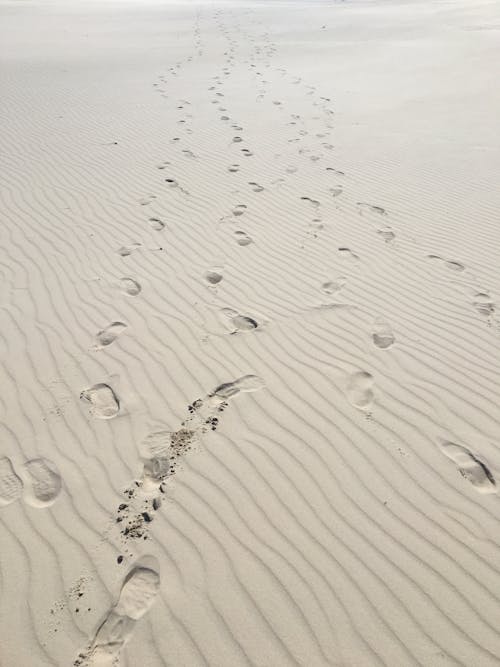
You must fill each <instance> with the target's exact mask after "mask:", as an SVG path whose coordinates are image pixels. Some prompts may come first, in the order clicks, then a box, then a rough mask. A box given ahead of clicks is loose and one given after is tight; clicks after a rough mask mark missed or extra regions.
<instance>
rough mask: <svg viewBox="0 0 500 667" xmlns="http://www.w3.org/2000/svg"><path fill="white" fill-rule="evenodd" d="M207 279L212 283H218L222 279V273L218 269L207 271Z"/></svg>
mask: <svg viewBox="0 0 500 667" xmlns="http://www.w3.org/2000/svg"><path fill="white" fill-rule="evenodd" d="M205 280H206V281H207V282H208V283H210V285H218V284H219V283H220V281H221V280H222V273H219V272H218V271H212V270H210V271H206V273H205Z"/></svg>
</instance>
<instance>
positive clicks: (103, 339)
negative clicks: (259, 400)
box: [0, 11, 497, 667]
mask: <svg viewBox="0 0 500 667" xmlns="http://www.w3.org/2000/svg"><path fill="white" fill-rule="evenodd" d="M220 17H221V12H220V11H218V12H216V13H215V15H214V16H213V18H215V20H216V23H217V25H218V26H219V28H220V29H221V31H222V33H223V34H224V36H225V37H226V38H227V40H228V50H227V51H226V52H225V56H226V61H225V64H226V67H224V68H223V69H222V73H221V75H217V76H215V77H214V78H213V80H214V84H213V85H211V86H210V88H209V90H210V91H212V92H213V95H214V98H215V99H213V100H212V103H213V104H214V105H218V106H217V111H218V112H219V113H222V114H223V115H221V116H220V120H221V121H222V122H223V123H225V124H226V127H227V128H230V129H231V130H232V132H233V136H232V139H231V140H230V145H231V146H232V147H234V148H235V149H236V150H238V151H240V153H241V155H242V157H245V158H250V159H251V158H252V156H253V152H252V151H251V150H250V149H249V148H247V147H245V146H244V136H242V135H243V127H242V126H241V125H240V124H239V123H237V122H233V123H232V124H229V122H230V120H231V119H230V116H229V115H228V112H227V108H226V107H225V106H223V102H222V99H223V98H224V94H223V93H222V92H221V91H222V89H223V81H224V79H227V77H229V76H231V73H232V67H233V66H234V64H235V57H236V52H237V48H238V46H239V41H238V40H236V39H234V37H233V36H232V34H234V30H236V31H239V32H240V33H241V35H242V36H244V37H246V38H247V39H248V40H249V42H253V41H254V39H255V38H254V37H253V36H252V35H249V34H248V33H245V32H244V31H243V30H241V28H239V26H236V28H235V27H234V26H233V29H232V30H230V29H229V28H228V27H227V26H225V25H224V24H223V23H222V21H221V18H220ZM260 38H261V40H262V46H261V45H259V44H255V45H254V46H253V51H252V53H251V56H250V60H247V61H245V62H247V64H248V66H249V70H250V71H251V72H252V73H253V75H254V76H255V80H256V82H257V84H258V85H259V86H262V87H261V88H260V89H259V93H258V95H257V97H256V102H257V103H259V104H262V103H264V102H265V100H266V96H267V88H266V85H267V84H268V81H267V80H266V79H265V78H264V75H263V73H262V72H261V71H260V67H261V66H262V68H269V67H270V59H271V57H272V56H273V55H274V54H275V52H276V45H275V44H272V43H271V42H270V41H269V36H268V34H267V33H263V34H262V35H261V36H260ZM194 49H195V53H196V54H197V55H198V56H200V57H201V56H202V54H203V44H202V40H201V29H200V21H199V16H197V18H196V23H195V29H194ZM192 59H193V56H189V57H188V58H186V59H185V61H180V62H178V63H175V65H174V66H172V67H170V68H169V73H168V74H169V75H170V76H171V77H172V79H173V81H175V80H176V79H178V77H179V73H180V72H181V71H182V69H183V67H184V66H186V65H187V64H188V63H190V62H191V61H192ZM276 71H277V72H278V73H279V75H280V76H281V77H287V76H290V77H291V81H290V83H291V84H292V85H294V86H300V85H302V86H304V90H305V91H306V92H305V94H306V95H308V96H311V101H312V104H313V105H314V106H315V107H317V109H318V111H321V113H322V114H323V115H322V116H317V115H316V116H313V119H314V120H322V121H323V123H324V125H325V128H326V130H325V131H324V132H317V133H316V135H315V136H316V138H317V139H318V140H319V143H320V145H321V148H322V149H324V150H328V151H330V150H331V149H332V148H333V146H332V144H330V143H328V138H329V136H330V134H331V133H330V130H331V129H332V128H333V126H332V125H331V117H332V116H333V113H334V112H333V110H332V109H331V108H330V107H329V102H330V99H329V98H328V97H322V96H319V97H318V98H317V99H314V98H313V97H312V96H314V95H315V88H314V86H308V85H306V84H305V83H303V81H302V79H301V78H300V77H295V76H292V75H289V74H288V73H287V71H286V70H285V69H283V68H279V69H277V70H276ZM159 79H160V82H159V83H155V84H153V85H154V86H155V88H156V90H157V91H158V93H159V94H161V95H162V97H165V98H168V97H169V95H168V80H167V76H166V75H165V76H160V77H159ZM271 103H272V105H273V106H274V107H275V108H276V112H277V113H284V112H283V108H284V106H283V103H282V102H281V101H280V100H271ZM189 107H190V103H189V101H187V100H181V101H179V102H178V103H177V109H178V110H179V112H182V113H181V115H182V117H181V118H180V119H179V121H178V124H179V129H180V130H182V132H184V133H186V134H188V135H189V134H192V133H193V129H191V127H190V120H191V118H192V116H191V114H190V113H188V109H189ZM289 119H290V120H289V121H288V122H287V125H289V126H290V128H291V130H292V131H297V133H298V135H296V136H295V135H294V136H292V137H291V138H290V139H288V142H289V143H290V144H294V145H295V144H297V154H298V156H299V157H300V158H302V159H307V160H309V161H311V162H312V163H313V164H318V166H319V164H320V162H321V159H322V157H323V154H320V155H318V154H316V153H315V152H312V150H311V149H309V148H305V147H299V146H300V145H301V142H303V139H304V138H305V137H307V136H308V134H309V133H308V131H307V130H306V128H305V124H304V121H303V119H302V118H301V117H300V116H299V115H297V114H291V115H290V116H289ZM235 133H238V134H235ZM171 142H172V144H174V145H177V146H179V149H180V150H181V151H182V154H183V156H184V157H185V158H186V159H197V156H196V155H195V153H193V151H191V150H190V149H187V148H184V149H183V148H182V140H181V137H173V138H172V140H171ZM169 165H170V163H169V162H167V161H166V162H163V163H161V164H160V165H157V167H158V169H161V170H163V169H167V167H169ZM297 170H298V168H297V167H296V166H295V165H288V166H287V167H286V168H285V173H284V176H285V178H287V177H288V176H290V175H292V174H295V173H296V172H297ZM326 170H327V171H329V172H331V173H332V174H334V177H335V178H336V179H337V178H339V180H341V179H342V177H344V176H345V174H344V172H343V171H340V170H338V169H336V168H333V167H326ZM226 171H227V172H228V173H231V174H237V173H238V172H239V171H240V165H239V164H237V163H233V164H231V165H230V166H229V167H228V168H226ZM285 178H282V179H278V181H276V182H275V183H274V185H276V186H277V187H280V186H281V184H282V183H283V182H284V181H285ZM164 182H165V184H166V186H167V187H168V188H170V189H171V190H173V191H176V192H179V193H181V196H188V197H189V196H190V192H189V191H188V190H187V189H186V188H185V187H183V186H182V185H181V184H179V183H178V182H177V181H176V180H175V179H174V178H171V177H170V176H169V177H167V178H165V179H164ZM248 186H249V187H250V188H251V190H252V191H253V192H255V193H261V192H263V191H264V190H265V188H264V186H263V185H261V184H260V183H258V182H257V181H255V180H249V181H248ZM342 194H343V186H340V185H338V184H336V185H335V186H334V187H332V188H330V190H329V195H330V196H331V197H333V198H335V199H336V198H338V197H340V196H341V195H342ZM156 199H157V197H156V196H155V195H148V196H146V197H144V198H143V199H141V200H140V202H139V204H140V205H141V206H145V207H146V206H149V205H150V204H152V203H154V202H155V200H156ZM300 200H301V201H303V202H304V206H307V207H309V208H310V210H311V211H312V215H313V216H314V217H313V218H312V219H311V222H310V223H309V225H310V232H309V233H310V235H311V236H312V238H317V236H318V234H319V233H320V232H321V230H322V229H323V227H324V222H323V220H322V217H321V202H320V201H318V200H316V199H313V198H311V197H308V196H302V197H300ZM356 205H357V207H358V210H359V213H360V215H367V216H368V215H372V216H373V219H374V221H377V224H376V229H375V231H376V233H377V234H378V236H379V237H380V238H381V239H382V240H383V241H384V242H385V243H386V244H391V243H393V241H394V239H395V238H396V234H395V232H394V230H393V229H392V227H390V226H389V225H386V224H384V225H380V224H379V223H378V221H379V220H380V219H382V218H384V219H385V218H387V216H388V214H387V211H386V210H385V209H384V208H382V207H380V206H377V205H372V204H368V203H365V202H356ZM247 208H248V207H247V205H246V204H237V205H235V206H234V207H233V209H232V210H231V212H230V213H229V214H228V215H226V216H223V217H222V218H221V220H220V221H219V223H225V222H233V221H235V220H238V221H239V220H240V219H241V217H242V216H244V215H245V213H246V212H247ZM148 223H149V225H150V227H151V229H152V230H154V231H155V232H159V233H163V232H164V231H165V229H166V225H165V222H164V221H163V220H162V219H161V217H159V216H158V215H152V216H150V217H149V219H148ZM233 235H234V239H235V241H236V243H237V244H238V245H239V246H242V247H245V246H250V245H251V244H252V243H253V239H252V237H251V236H250V235H249V234H248V233H247V232H246V231H244V230H243V229H238V230H236V231H234V232H233ZM142 247H143V245H142V243H137V242H134V243H131V244H129V245H126V246H122V247H120V248H118V250H117V252H118V254H119V255H120V256H121V257H123V258H124V259H125V258H127V257H128V256H130V255H131V254H132V253H134V252H135V251H137V250H139V249H141V248H142ZM161 249H162V248H155V250H161ZM337 250H338V252H339V254H340V255H341V256H343V257H345V258H346V261H358V260H359V259H360V257H359V255H358V254H357V253H356V252H354V251H353V250H352V249H351V248H349V247H347V246H341V247H338V248H337ZM428 258H429V259H431V260H433V261H438V262H441V263H442V264H443V265H444V266H445V267H446V268H447V269H450V270H451V271H453V272H456V273H460V272H462V271H464V270H465V267H464V265H463V264H461V263H460V262H457V261H455V260H450V259H446V258H442V257H440V256H437V255H428ZM204 279H205V281H206V282H207V284H208V287H209V288H210V289H217V288H218V286H219V284H220V283H221V281H222V280H223V275H222V270H221V269H220V267H212V268H211V269H209V270H207V271H206V273H205V274H204ZM345 282H346V278H345V277H338V278H336V279H332V280H326V281H325V282H324V283H323V284H321V285H319V286H318V289H319V290H320V291H321V292H322V293H323V294H325V295H327V296H328V297H329V298H330V299H331V298H335V295H336V294H337V293H338V292H339V291H340V290H341V289H342V287H343V286H344V284H345ZM119 289H120V290H121V292H122V293H123V294H124V295H125V296H127V297H138V296H139V295H140V293H141V291H142V287H141V285H140V283H139V282H138V281H137V280H136V279H135V278H134V277H131V276H124V277H123V278H121V279H120V281H119ZM473 299H474V302H473V305H474V307H475V308H476V310H477V311H478V312H479V313H480V314H481V315H484V316H485V317H487V318H491V316H492V314H493V312H494V304H493V302H492V300H491V299H490V296H489V293H488V292H487V291H485V290H480V289H477V290H475V291H474V294H473ZM337 305H339V304H336V303H335V302H333V301H331V300H330V301H328V303H326V304H322V305H321V307H333V306H337ZM222 310H223V315H224V316H225V317H226V318H227V321H228V323H229V325H230V332H229V333H231V334H237V333H248V332H253V331H255V330H258V329H261V328H262V326H263V324H264V323H263V322H261V321H259V320H258V319H257V318H255V317H253V316H250V315H248V314H241V313H240V312H239V311H238V310H234V309H232V308H224V309H222ZM126 330H127V324H126V323H124V322H120V321H115V322H111V323H110V324H109V325H108V326H106V327H104V328H103V329H102V330H101V331H99V332H98V333H97V334H96V338H95V347H94V349H95V350H102V349H104V348H107V347H108V346H110V345H111V344H113V343H115V341H117V340H118V338H119V337H120V336H121V335H122V334H123V333H124V332H126ZM370 336H371V340H372V343H373V345H374V346H375V347H376V348H377V349H379V350H383V351H388V350H390V349H391V348H392V347H393V345H394V344H395V342H396V338H395V335H394V333H393V331H392V328H391V326H390V325H389V324H388V323H387V322H386V321H385V320H383V319H381V318H377V319H376V320H375V321H374V322H373V325H372V329H371V332H370ZM262 387H264V381H263V380H262V379H261V378H259V377H257V376H255V375H245V376H243V377H240V378H238V379H236V380H233V381H231V382H227V383H224V384H221V385H219V386H218V387H216V388H215V389H213V391H211V392H209V393H208V394H207V395H206V396H205V397H203V398H199V399H197V400H195V401H193V403H192V404H190V405H189V406H187V411H186V417H185V419H184V420H183V421H182V422H181V424H180V425H179V428H178V429H177V430H176V431H171V430H168V429H164V430H161V429H160V430H157V431H154V432H152V433H150V434H149V435H148V436H147V437H146V438H145V439H144V440H143V441H142V442H141V444H140V446H139V454H140V457H141V461H142V465H143V470H142V474H141V476H140V477H139V478H138V479H134V480H132V481H131V483H130V485H129V486H128V487H127V489H125V491H124V502H122V503H120V504H119V506H118V507H117V509H116V513H115V518H114V521H115V525H116V526H118V527H119V530H120V536H121V539H122V542H123V545H124V551H125V552H126V551H127V549H126V544H127V541H128V540H147V539H148V530H149V526H150V524H151V523H152V521H153V520H154V516H155V513H156V512H157V511H158V510H159V509H160V507H161V506H162V497H163V496H164V494H165V493H166V490H167V487H168V482H169V481H170V480H172V478H173V477H174V476H175V474H176V472H177V470H178V467H179V465H180V464H181V462H182V460H183V458H184V456H185V455H186V454H187V453H188V452H190V451H192V450H194V449H196V448H198V447H199V445H200V442H201V436H202V434H203V433H205V432H207V431H209V430H211V431H214V430H216V429H217V427H218V425H219V423H220V419H221V416H222V414H223V412H224V410H225V409H226V408H227V407H228V405H229V402H230V401H231V400H232V399H233V398H234V397H235V396H237V395H238V394H240V393H242V392H253V391H257V390H259V389H261V388H262ZM374 387H375V381H374V378H373V376H372V374H371V373H369V372H367V371H365V370H359V371H356V372H354V373H352V374H350V375H349V376H348V377H347V378H346V380H345V394H346V398H347V400H348V401H349V402H350V403H351V405H352V406H354V408H356V409H358V410H360V411H363V412H364V414H366V415H369V414H370V410H371V409H372V406H373V402H374V398H375V389H374ZM80 398H81V399H82V400H83V401H85V403H86V404H87V405H88V406H89V411H90V413H91V415H92V416H93V417H95V418H97V419H106V420H108V419H112V418H114V417H116V416H117V415H118V414H119V413H120V408H121V406H120V398H119V396H118V395H117V393H116V392H115V390H114V389H113V387H112V386H110V385H109V384H107V383H104V382H99V383H96V384H94V385H92V386H91V387H88V388H87V389H84V390H83V391H82V392H81V394H80ZM438 444H439V447H440V449H441V451H442V452H443V455H444V456H446V457H447V458H449V459H450V460H451V461H453V463H454V464H455V465H456V466H457V468H458V470H459V472H460V474H461V475H463V477H464V478H465V479H466V480H468V481H469V482H470V483H471V485H472V486H473V487H474V488H475V489H476V490H477V491H478V492H480V493H484V494H489V493H496V491H497V487H496V482H495V479H494V477H493V475H492V473H491V471H490V470H489V468H488V466H487V464H486V462H485V461H483V460H482V459H481V458H480V457H479V456H478V455H476V454H475V453H473V452H472V451H470V450H469V449H468V448H467V447H465V446H463V445H460V444H457V443H453V442H450V441H440V442H439V443H438ZM18 472H19V474H17V472H16V471H15V470H14V467H13V465H12V462H11V461H10V459H8V458H7V457H3V458H1V459H0V505H7V504H10V503H12V502H14V501H16V500H18V499H20V498H21V496H22V497H23V499H24V501H25V502H26V503H27V504H29V505H32V506H34V507H47V506H50V505H51V504H52V503H53V502H54V501H55V499H56V498H57V496H58V494H59V492H60V490H61V478H60V475H59V473H58V471H57V468H56V466H55V465H54V464H53V463H52V462H50V461H48V460H47V459H43V458H38V459H33V460H30V461H27V462H26V463H25V464H24V465H23V466H22V469H21V470H20V471H18ZM129 555H131V554H129ZM124 559H125V556H124V555H123V554H119V555H118V557H117V563H118V564H121V563H123V562H124ZM159 588H160V573H159V563H158V561H157V560H156V558H154V557H153V556H144V557H142V558H140V559H139V560H138V561H137V562H136V563H135V564H134V566H133V567H132V568H131V569H130V570H129V572H128V574H127V575H126V576H125V578H124V580H123V583H122V586H121V590H120V593H119V595H118V599H117V601H116V603H115V604H114V605H113V606H112V607H111V609H110V610H109V611H108V613H107V614H106V616H105V618H104V620H103V621H102V623H101V624H100V625H99V627H98V628H97V631H96V632H95V634H94V636H93V638H92V639H91V641H90V642H89V644H88V646H87V647H86V648H85V649H84V650H83V651H82V652H81V653H80V654H79V655H78V657H77V658H76V660H75V661H74V666H75V667H87V666H90V665H93V666H94V667H104V666H105V665H112V664H115V663H116V661H117V660H118V658H119V655H120V652H121V650H122V648H123V646H124V645H125V644H126V643H127V641H129V639H130V637H131V636H132V633H133V630H134V627H135V624H136V622H137V621H138V620H139V619H140V618H141V617H142V616H143V615H144V614H145V613H146V612H147V611H148V610H149V608H150V607H151V605H152V604H153V602H154V600H155V598H156V596H157V594H158V591H159Z"/></svg>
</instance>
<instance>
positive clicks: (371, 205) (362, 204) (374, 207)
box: [356, 201, 387, 215]
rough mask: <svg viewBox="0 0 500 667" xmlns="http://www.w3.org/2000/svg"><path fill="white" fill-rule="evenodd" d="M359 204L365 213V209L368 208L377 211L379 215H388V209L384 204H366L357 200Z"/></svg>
mask: <svg viewBox="0 0 500 667" xmlns="http://www.w3.org/2000/svg"><path fill="white" fill-rule="evenodd" d="M356 204H357V206H360V207H361V210H360V213H361V214H362V213H363V209H368V210H369V211H371V212H372V213H377V214H378V215H387V211H386V210H385V208H382V206H374V205H373V204H365V203H364V202H362V201H358V202H356Z"/></svg>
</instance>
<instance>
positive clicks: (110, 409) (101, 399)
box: [80, 382, 120, 419]
mask: <svg viewBox="0 0 500 667" xmlns="http://www.w3.org/2000/svg"><path fill="white" fill-rule="evenodd" d="M80 398H81V399H83V400H85V401H88V402H89V403H90V406H91V407H90V412H91V414H92V415H93V416H94V417H97V419H112V418H113V417H116V415H117V414H118V412H119V411H120V402H119V401H118V398H117V396H116V394H115V392H114V391H113V390H112V389H111V387H110V386H109V385H107V384H104V383H103V382H100V383H98V384H94V385H93V386H92V387H90V388H89V389H84V390H83V391H82V393H81V394H80Z"/></svg>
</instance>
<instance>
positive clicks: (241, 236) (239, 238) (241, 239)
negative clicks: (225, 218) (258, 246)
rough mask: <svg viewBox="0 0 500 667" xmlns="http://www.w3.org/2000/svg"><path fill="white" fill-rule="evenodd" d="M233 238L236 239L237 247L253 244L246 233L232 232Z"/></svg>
mask: <svg viewBox="0 0 500 667" xmlns="http://www.w3.org/2000/svg"><path fill="white" fill-rule="evenodd" d="M234 236H235V238H236V243H237V244H238V245H241V246H246V245H250V244H251V243H253V240H252V238H251V237H250V236H249V235H248V234H247V233H246V232H242V231H240V230H238V231H236V232H234Z"/></svg>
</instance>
